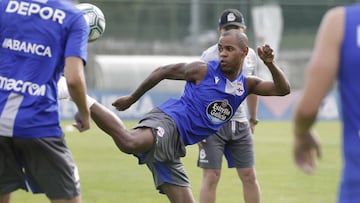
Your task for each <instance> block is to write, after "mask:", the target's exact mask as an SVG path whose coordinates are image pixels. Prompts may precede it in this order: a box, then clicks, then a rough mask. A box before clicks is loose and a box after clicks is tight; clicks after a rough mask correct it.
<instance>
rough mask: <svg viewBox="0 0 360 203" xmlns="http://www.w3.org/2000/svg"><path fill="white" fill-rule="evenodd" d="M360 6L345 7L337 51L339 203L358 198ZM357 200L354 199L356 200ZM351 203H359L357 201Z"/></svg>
mask: <svg viewBox="0 0 360 203" xmlns="http://www.w3.org/2000/svg"><path fill="white" fill-rule="evenodd" d="M359 13H360V5H357V6H352V7H345V16H344V17H345V18H344V19H345V21H344V33H343V34H344V36H343V44H342V47H341V50H340V54H341V56H340V67H339V75H338V82H339V84H338V85H339V91H340V99H341V108H342V110H341V111H342V120H343V135H344V138H343V139H344V140H343V142H344V143H343V146H344V152H343V153H344V159H345V167H344V172H343V179H344V180H343V181H342V190H341V193H342V194H340V200H339V202H349V201H350V199H346V198H351V199H352V198H354V197H359V195H360V193H359V191H360V185H359V184H358V185H356V182H357V183H360V173H359V170H360V139H359V135H360V106H359V104H360V88H359V87H360V80H359V76H360V18H359ZM345 193H346V194H345ZM343 198H345V199H343ZM355 199H356V198H355ZM355 199H352V202H358V201H360V198H359V199H357V200H355Z"/></svg>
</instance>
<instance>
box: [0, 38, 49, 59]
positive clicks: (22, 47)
mask: <svg viewBox="0 0 360 203" xmlns="http://www.w3.org/2000/svg"><path fill="white" fill-rule="evenodd" d="M2 48H4V49H10V50H13V51H18V52H24V53H27V54H29V53H30V54H34V55H38V56H47V57H49V58H50V57H51V56H52V55H51V48H50V46H46V45H43V44H36V43H31V42H26V41H20V40H16V39H10V38H5V39H4V41H3V42H2Z"/></svg>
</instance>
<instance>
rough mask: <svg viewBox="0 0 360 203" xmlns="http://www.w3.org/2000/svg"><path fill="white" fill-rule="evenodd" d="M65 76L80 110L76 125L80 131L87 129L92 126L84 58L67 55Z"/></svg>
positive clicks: (72, 96) (71, 94)
mask: <svg viewBox="0 0 360 203" xmlns="http://www.w3.org/2000/svg"><path fill="white" fill-rule="evenodd" d="M64 76H65V78H66V83H67V86H68V90H69V93H70V96H71V98H72V100H73V101H74V102H75V104H76V106H77V108H78V111H79V114H78V115H79V117H78V118H77V120H76V122H77V123H76V127H77V128H78V130H79V131H80V132H82V131H85V130H87V129H89V128H90V110H89V109H88V107H87V105H86V82H85V75H84V65H83V60H82V59H81V58H78V57H66V59H65V68H64Z"/></svg>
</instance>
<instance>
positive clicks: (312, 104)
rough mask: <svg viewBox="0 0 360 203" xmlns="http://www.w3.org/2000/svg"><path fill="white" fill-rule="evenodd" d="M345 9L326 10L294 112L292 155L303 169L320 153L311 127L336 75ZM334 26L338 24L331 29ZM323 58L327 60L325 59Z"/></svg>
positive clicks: (309, 169)
mask: <svg viewBox="0 0 360 203" xmlns="http://www.w3.org/2000/svg"><path fill="white" fill-rule="evenodd" d="M343 22H344V9H343V8H341V7H338V8H335V9H331V10H330V11H328V12H327V13H326V14H325V16H324V18H323V20H322V22H321V24H320V27H319V30H318V33H317V36H316V39H315V47H314V51H313V54H312V56H311V59H310V62H309V65H308V69H307V73H306V81H305V87H304V91H303V95H302V97H301V99H300V101H299V103H298V105H297V107H296V108H295V115H294V135H295V139H294V145H293V146H294V158H295V162H296V164H297V165H298V166H299V167H300V168H301V169H302V170H303V171H305V172H307V173H312V172H314V170H315V169H316V158H317V157H321V148H320V143H319V141H318V139H317V136H316V134H315V133H314V132H313V131H311V127H312V126H313V124H314V122H315V120H316V115H317V112H318V109H319V107H320V105H321V102H322V100H323V98H324V97H325V96H326V94H327V92H328V91H329V89H330V88H331V86H332V84H333V82H334V81H335V79H336V75H337V72H338V68H339V60H340V49H341V43H342V39H343V31H344V24H343ZM334 26H335V27H336V28H337V29H336V30H334V29H333V28H334ZM324 59H326V60H324Z"/></svg>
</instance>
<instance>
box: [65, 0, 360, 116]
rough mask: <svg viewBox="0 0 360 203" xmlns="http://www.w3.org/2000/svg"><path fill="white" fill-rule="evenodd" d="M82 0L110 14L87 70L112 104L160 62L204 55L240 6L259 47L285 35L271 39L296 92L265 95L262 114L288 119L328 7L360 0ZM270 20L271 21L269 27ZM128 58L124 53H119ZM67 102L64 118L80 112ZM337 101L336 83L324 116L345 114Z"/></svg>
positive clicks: (163, 88) (175, 90) (148, 98)
mask: <svg viewBox="0 0 360 203" xmlns="http://www.w3.org/2000/svg"><path fill="white" fill-rule="evenodd" d="M77 2H79V3H85V2H87V3H92V4H95V5H97V6H98V7H99V8H100V9H101V10H102V11H103V12H104V14H105V17H106V31H105V33H104V35H103V36H102V38H101V39H99V40H98V41H96V42H94V43H90V44H89V61H88V64H87V68H86V77H87V83H88V87H89V93H90V94H91V95H92V96H94V97H95V98H96V99H98V100H99V101H100V102H102V103H104V104H105V105H106V106H108V107H109V108H110V109H113V108H112V107H111V102H112V101H113V100H114V99H115V98H117V97H118V96H121V95H123V94H127V93H128V92H129V91H131V90H132V89H134V88H135V87H136V85H137V84H138V83H139V82H141V81H142V79H144V78H145V77H146V75H147V74H148V73H149V72H150V71H151V70H152V69H154V68H156V67H157V66H158V65H161V64H167V63H173V62H181V60H182V59H184V61H189V60H192V59H196V58H197V57H199V56H200V55H201V53H202V51H203V50H205V49H206V48H207V47H209V46H211V45H212V44H214V43H215V42H216V41H217V39H218V33H217V21H218V17H219V15H220V14H221V12H222V10H224V9H226V8H236V9H239V10H240V11H241V12H242V13H243V14H244V17H245V21H246V24H247V27H248V31H247V34H248V36H249V40H250V45H251V47H253V48H254V47H256V46H257V45H259V44H262V43H263V42H264V41H265V42H269V41H271V39H274V38H278V39H279V40H278V41H276V40H275V41H276V42H278V43H277V44H271V43H270V45H272V46H275V48H276V54H277V58H276V60H277V62H278V64H279V65H280V66H281V67H283V68H284V72H285V73H286V75H287V76H288V78H289V79H290V82H291V86H292V93H291V94H290V95H289V96H287V97H285V98H275V97H270V98H260V102H259V118H260V119H264V120H268V119H269V120H270V119H271V120H274V119H279V120H283V119H285V120H288V119H290V118H291V114H292V110H293V107H294V105H295V103H296V101H297V98H298V95H299V94H300V93H301V92H300V89H301V86H302V84H303V82H304V70H305V68H306V64H307V62H308V59H309V56H310V54H311V49H312V47H313V42H314V37H315V34H316V31H317V28H318V26H319V23H320V21H321V18H322V16H323V14H324V13H325V11H326V10H328V9H329V8H331V7H334V6H338V5H346V4H348V3H353V2H356V1H351V0H302V1H300V0H282V1H280V0H278V1H271V0H268V1H267V0H241V1H235V0H222V1H216V0H101V1H100V0H94V1H91V0H90V1H77ZM271 6H275V7H276V8H278V9H280V16H281V18H276V15H277V14H278V13H276V11H275V13H274V12H273V10H271V9H267V8H268V7H271ZM256 8H264V10H263V11H264V12H263V13H262V15H263V16H261V17H259V15H258V14H257V16H256V15H255V10H256ZM278 11H279V10H278ZM256 18H257V19H258V20H259V19H262V20H263V21H266V22H265V24H266V23H267V24H266V25H261V24H259V23H256V21H258V20H257V19H256ZM279 26H280V27H281V28H279ZM262 27H267V29H263V30H261V29H262ZM255 28H257V29H255ZM259 28H260V29H259ZM334 29H336V28H335V27H334ZM259 35H263V36H265V38H266V39H261V36H259ZM261 40H263V41H261ZM271 42H273V41H271ZM109 55H110V56H109ZM135 56H136V57H135ZM174 56H178V57H179V58H176V59H174V60H170V59H171V58H169V57H174ZM109 57H110V58H109ZM184 57H187V58H184ZM120 58H121V59H122V61H119V60H120ZM141 59H142V60H141ZM185 59H186V60H185ZM147 60H148V62H147ZM154 60H155V61H156V60H157V61H156V62H154ZM324 60H326V59H324ZM140 61H142V62H141V63H140ZM260 64H261V62H260ZM264 70H266V68H264V67H263V66H259V73H260V76H261V77H265V78H266V77H268V75H267V74H266V71H265V72H264ZM162 83H163V82H162ZM171 84H175V85H173V86H172V85H171ZM181 86H182V84H181V83H180V84H179V83H177V82H173V83H166V84H165V85H164V84H161V85H160V87H159V88H157V89H155V90H152V91H150V92H149V93H148V94H147V95H145V96H144V97H143V98H142V99H141V100H140V101H139V102H138V103H137V104H136V105H134V106H133V107H131V108H130V109H129V110H127V111H125V112H116V113H117V114H118V115H119V116H121V117H122V118H124V119H137V118H139V116H140V115H142V113H144V112H146V111H148V110H149V109H151V108H152V107H153V106H154V105H157V104H158V103H160V102H162V101H163V100H165V99H166V98H168V97H170V96H175V97H177V96H179V95H180V94H181V90H182V88H181ZM61 105H62V106H63V107H62V108H61V109H62V110H61V111H62V117H63V119H68V118H72V116H73V113H74V111H75V108H74V106H73V105H72V104H71V103H68V102H62V104H61ZM337 106H338V105H337V92H336V89H334V90H333V91H332V92H331V93H330V94H329V96H328V97H327V98H326V99H325V101H324V106H323V109H322V110H321V111H320V114H319V116H320V117H321V118H322V119H338V108H337Z"/></svg>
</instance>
